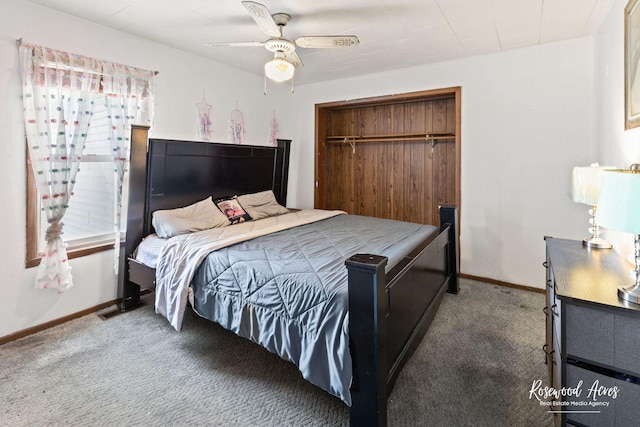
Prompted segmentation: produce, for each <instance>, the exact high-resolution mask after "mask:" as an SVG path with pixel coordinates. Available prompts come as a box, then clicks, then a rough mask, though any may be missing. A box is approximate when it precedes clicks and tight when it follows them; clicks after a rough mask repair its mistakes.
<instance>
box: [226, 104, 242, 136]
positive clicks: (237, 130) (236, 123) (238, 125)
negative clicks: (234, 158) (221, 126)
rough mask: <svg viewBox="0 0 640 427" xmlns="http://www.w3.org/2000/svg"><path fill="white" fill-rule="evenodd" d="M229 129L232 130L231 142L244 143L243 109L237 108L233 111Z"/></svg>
mask: <svg viewBox="0 0 640 427" xmlns="http://www.w3.org/2000/svg"><path fill="white" fill-rule="evenodd" d="M229 126H230V128H229V131H230V132H231V142H232V143H234V144H244V117H243V116H242V111H240V110H238V107H237V106H236V109H235V110H233V111H231V117H230V120H229Z"/></svg>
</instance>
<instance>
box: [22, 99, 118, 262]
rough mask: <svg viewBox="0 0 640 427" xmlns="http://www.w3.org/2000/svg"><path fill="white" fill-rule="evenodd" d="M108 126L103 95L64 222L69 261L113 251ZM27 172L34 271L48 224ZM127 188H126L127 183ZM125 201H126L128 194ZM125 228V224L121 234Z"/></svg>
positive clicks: (29, 250)
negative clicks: (104, 251)
mask: <svg viewBox="0 0 640 427" xmlns="http://www.w3.org/2000/svg"><path fill="white" fill-rule="evenodd" d="M108 126H109V119H108V117H107V109H106V103H105V99H104V94H100V95H99V96H98V98H97V99H96V102H95V105H94V109H93V116H92V119H91V126H90V129H89V132H88V133H87V140H86V143H85V149H84V153H83V156H82V163H81V165H80V169H79V171H78V175H77V179H76V181H77V182H76V185H75V186H74V190H73V195H72V196H71V199H70V200H69V208H68V209H67V212H66V214H65V216H64V219H63V221H62V222H63V223H64V240H65V242H66V243H67V245H68V246H67V254H68V256H69V258H74V257H78V256H83V255H88V254H90V253H94V252H98V251H102V250H106V249H110V248H113V242H114V239H115V232H114V209H115V199H114V198H115V197H116V182H115V180H116V178H115V175H114V172H113V168H114V166H113V158H112V155H111V145H110V142H109V128H108ZM27 171H28V175H29V177H28V179H27V184H28V189H29V191H28V192H27V267H33V266H36V265H38V263H39V261H40V257H39V255H38V254H39V253H40V252H41V251H42V250H43V247H44V239H43V238H42V232H43V230H45V229H46V227H47V220H46V218H45V216H44V215H41V213H42V208H41V206H40V197H38V192H37V190H36V186H35V182H34V180H33V174H32V172H31V168H30V167H29V165H27ZM124 187H125V188H127V186H126V181H125V186H124ZM123 197H125V198H124V200H126V194H124V195H123ZM125 205H126V204H125ZM123 209H126V208H125V207H123ZM122 218H126V211H123V212H122ZM125 228H126V222H124V221H123V223H122V224H121V230H123V231H124V229H125Z"/></svg>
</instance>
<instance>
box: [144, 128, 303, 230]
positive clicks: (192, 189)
mask: <svg viewBox="0 0 640 427" xmlns="http://www.w3.org/2000/svg"><path fill="white" fill-rule="evenodd" d="M289 142H290V141H285V140H279V141H278V146H277V147H263V146H252V145H233V144H218V143H208V142H196V141H173V140H166V139H149V150H148V154H147V194H146V199H145V217H144V228H143V232H144V233H146V234H150V233H151V232H152V231H153V230H152V226H151V217H152V214H153V212H154V211H156V210H159V209H174V208H179V207H182V206H187V205H189V204H192V203H195V202H198V201H200V200H202V199H204V198H206V197H209V196H213V198H214V199H216V198H220V197H226V196H234V195H240V194H248V193H256V192H258V191H265V190H273V192H274V194H275V196H276V199H277V200H278V203H280V204H281V205H286V203H287V171H288V169H289V165H288V154H289V153H288V151H289V150H288V149H289ZM146 234H145V235H146Z"/></svg>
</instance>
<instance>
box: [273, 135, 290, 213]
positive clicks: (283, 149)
mask: <svg viewBox="0 0 640 427" xmlns="http://www.w3.org/2000/svg"><path fill="white" fill-rule="evenodd" d="M277 141H278V148H277V153H276V166H275V168H274V172H273V173H274V183H273V193H274V194H275V196H276V200H277V201H278V203H280V204H281V205H282V206H287V183H288V182H289V156H290V151H291V140H290V139H278V140H277Z"/></svg>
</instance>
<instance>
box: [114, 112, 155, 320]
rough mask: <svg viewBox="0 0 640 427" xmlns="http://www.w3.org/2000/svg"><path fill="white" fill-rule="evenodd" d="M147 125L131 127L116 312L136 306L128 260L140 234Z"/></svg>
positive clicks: (137, 295)
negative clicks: (125, 225) (122, 259)
mask: <svg viewBox="0 0 640 427" xmlns="http://www.w3.org/2000/svg"><path fill="white" fill-rule="evenodd" d="M148 137H149V127H148V126H138V125H132V126H131V154H130V159H129V200H128V211H127V212H128V213H127V234H126V238H125V245H124V254H121V256H122V257H123V258H124V259H125V262H124V268H122V269H121V270H120V272H119V273H118V305H119V306H120V311H127V310H131V309H134V308H138V307H140V304H141V302H140V286H139V285H137V284H135V283H133V282H131V281H130V280H129V263H128V262H127V261H126V260H127V258H128V257H129V256H131V255H132V254H133V251H134V250H135V249H136V246H137V245H138V244H139V243H140V241H141V240H142V238H143V237H144V233H143V224H144V210H145V200H146V192H147V185H146V184H147V141H148Z"/></svg>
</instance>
